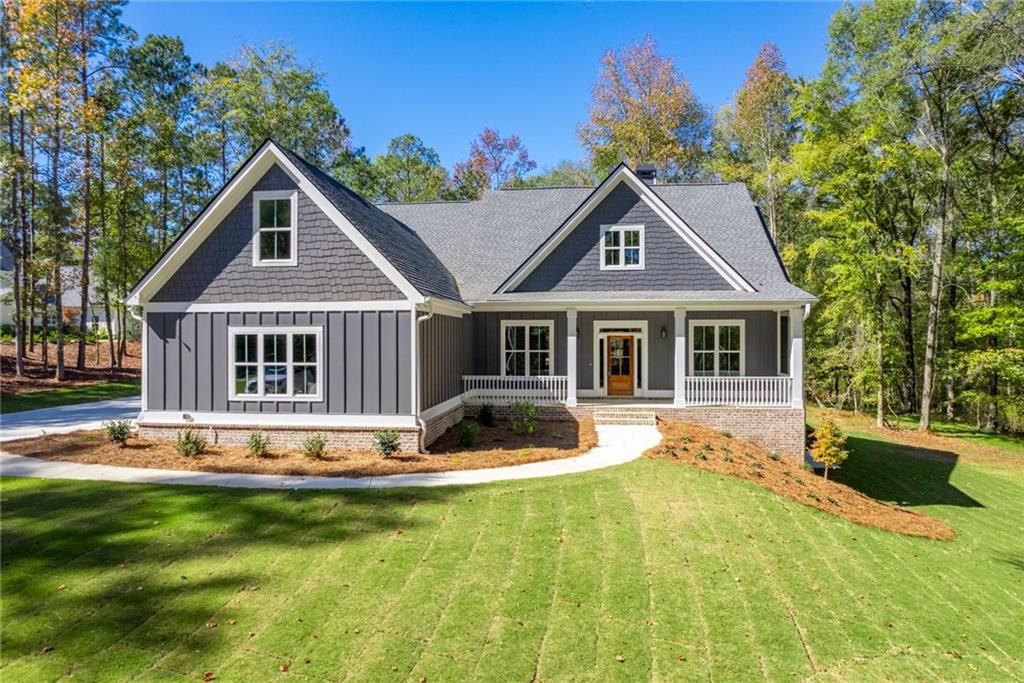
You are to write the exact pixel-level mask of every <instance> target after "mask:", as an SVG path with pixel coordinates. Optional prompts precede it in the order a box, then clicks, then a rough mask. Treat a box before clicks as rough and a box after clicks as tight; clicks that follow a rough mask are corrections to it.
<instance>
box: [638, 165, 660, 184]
mask: <svg viewBox="0 0 1024 683" xmlns="http://www.w3.org/2000/svg"><path fill="white" fill-rule="evenodd" d="M636 174H637V177H639V178H640V180H642V181H644V182H645V183H647V184H648V185H653V184H654V180H655V178H657V177H658V169H657V168H655V166H654V164H637V166H636Z"/></svg>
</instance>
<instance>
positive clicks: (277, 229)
mask: <svg viewBox="0 0 1024 683" xmlns="http://www.w3.org/2000/svg"><path fill="white" fill-rule="evenodd" d="M295 200H296V197H295V193H294V192H256V193H254V196H253V213H254V217H253V220H254V223H255V226H254V227H255V240H254V243H253V263H254V264H256V265H294V264H295V263H296V259H295V248H296V245H295V216H296V210H295Z"/></svg>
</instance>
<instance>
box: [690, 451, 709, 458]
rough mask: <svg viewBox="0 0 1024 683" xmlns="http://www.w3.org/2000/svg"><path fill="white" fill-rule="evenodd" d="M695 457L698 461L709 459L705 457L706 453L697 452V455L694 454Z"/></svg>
mask: <svg viewBox="0 0 1024 683" xmlns="http://www.w3.org/2000/svg"><path fill="white" fill-rule="evenodd" d="M693 457H695V458H697V459H698V460H707V459H708V456H706V455H704V451H697V452H696V453H694V454H693Z"/></svg>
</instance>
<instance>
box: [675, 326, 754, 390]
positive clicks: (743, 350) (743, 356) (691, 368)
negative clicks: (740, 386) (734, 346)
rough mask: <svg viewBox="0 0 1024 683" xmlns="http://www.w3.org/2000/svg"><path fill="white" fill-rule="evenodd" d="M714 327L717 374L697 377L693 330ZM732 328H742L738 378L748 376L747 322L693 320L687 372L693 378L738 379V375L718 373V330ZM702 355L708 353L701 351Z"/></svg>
mask: <svg viewBox="0 0 1024 683" xmlns="http://www.w3.org/2000/svg"><path fill="white" fill-rule="evenodd" d="M712 326H714V328H715V374H714V375H697V374H696V369H697V364H696V363H695V358H696V355H697V352H696V351H695V349H694V345H695V343H696V341H697V339H696V337H695V336H694V331H693V328H694V327H712ZM730 326H732V327H735V326H739V328H740V350H739V354H740V374H739V375H738V376H739V377H746V376H747V326H746V321H745V320H694V319H691V320H690V327H689V332H690V341H689V344H690V362H689V364H688V365H687V368H686V370H687V372H688V373H689V375H690V376H691V377H712V376H713V377H736V376H737V375H721V374H719V372H718V354H719V350H718V328H719V327H730ZM701 353H706V352H705V351H701Z"/></svg>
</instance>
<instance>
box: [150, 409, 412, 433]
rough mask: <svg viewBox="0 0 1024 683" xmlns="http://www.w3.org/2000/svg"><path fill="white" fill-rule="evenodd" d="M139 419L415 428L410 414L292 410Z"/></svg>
mask: <svg viewBox="0 0 1024 683" xmlns="http://www.w3.org/2000/svg"><path fill="white" fill-rule="evenodd" d="M139 422H140V423H141V424H143V425H146V426H154V427H158V426H184V427H187V426H193V427H196V428H197V429H198V428H202V427H208V426H224V427H280V428H282V429H288V428H297V429H308V428H317V427H336V428H341V429H345V428H347V429H387V428H405V429H415V428H416V427H417V426H418V425H417V424H416V417H415V416H413V415H318V414H308V413H307V414H295V413H279V414H275V413H224V412H200V411H178V410H143V411H142V412H141V413H140V414H139Z"/></svg>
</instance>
